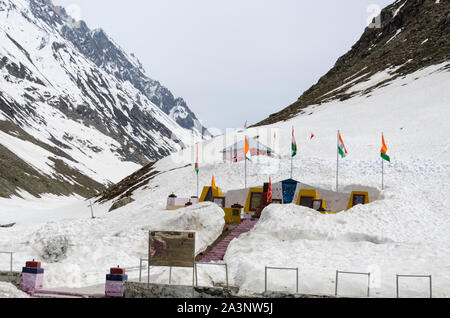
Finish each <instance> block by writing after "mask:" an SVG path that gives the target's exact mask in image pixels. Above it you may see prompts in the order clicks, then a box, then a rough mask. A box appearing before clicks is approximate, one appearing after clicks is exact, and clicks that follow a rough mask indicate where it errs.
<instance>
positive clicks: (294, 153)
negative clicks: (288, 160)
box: [291, 127, 298, 158]
mask: <svg viewBox="0 0 450 318" xmlns="http://www.w3.org/2000/svg"><path fill="white" fill-rule="evenodd" d="M291 149H292V158H293V157H295V156H296V155H297V150H298V148H297V142H296V141H295V135H294V127H292V144H291Z"/></svg>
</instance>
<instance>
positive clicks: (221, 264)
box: [139, 258, 229, 288]
mask: <svg viewBox="0 0 450 318" xmlns="http://www.w3.org/2000/svg"><path fill="white" fill-rule="evenodd" d="M146 262H148V259H147V258H140V259H139V282H142V264H143V263H146ZM198 265H213V266H224V267H225V282H226V286H227V288H228V287H229V284H228V265H227V264H226V263H195V265H194V266H195V268H194V269H195V286H197V287H198V274H197V273H198V270H197V266H198ZM144 268H145V267H144ZM171 284H172V266H169V285H171Z"/></svg>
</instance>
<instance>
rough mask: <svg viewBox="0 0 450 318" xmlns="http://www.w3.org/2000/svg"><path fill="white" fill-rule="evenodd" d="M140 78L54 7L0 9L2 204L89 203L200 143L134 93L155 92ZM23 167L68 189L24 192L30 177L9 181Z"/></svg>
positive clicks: (28, 2) (124, 59)
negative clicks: (83, 198)
mask: <svg viewBox="0 0 450 318" xmlns="http://www.w3.org/2000/svg"><path fill="white" fill-rule="evenodd" d="M90 47H91V48H95V50H93V49H91V50H89V48H90ZM137 70H140V73H139V72H137ZM142 72H143V70H142V68H141V67H139V66H138V62H136V59H135V58H132V57H131V56H130V55H128V54H127V53H125V52H124V51H123V50H122V49H120V47H118V46H117V45H116V44H114V42H113V41H112V40H111V39H110V38H109V37H108V36H107V35H106V34H105V33H104V32H103V31H101V30H95V31H91V30H89V29H88V28H87V26H86V24H85V23H84V22H80V23H73V21H71V20H70V18H69V17H68V16H67V15H66V14H65V12H64V10H63V9H61V8H57V7H54V6H53V5H52V4H51V2H50V1H47V0H17V1H16V0H15V1H11V0H0V133H1V134H0V145H1V146H2V148H1V150H0V151H1V154H2V155H3V157H5V160H4V161H2V162H0V171H5V173H6V174H7V176H6V177H2V174H4V173H2V174H0V184H2V185H4V188H7V191H1V192H0V195H3V196H9V195H11V194H14V193H17V191H16V190H17V188H21V189H25V190H27V191H28V192H30V193H33V194H36V195H38V194H40V193H45V192H51V193H56V194H66V195H67V194H70V193H78V194H82V195H87V193H88V192H91V193H92V190H93V189H95V190H101V189H102V186H103V185H105V184H107V183H109V182H116V181H119V180H120V179H121V178H123V177H124V176H126V175H128V174H130V173H131V172H133V171H134V170H137V169H138V168H139V167H140V166H141V165H144V164H146V163H148V162H149V161H154V160H157V159H160V158H162V157H164V156H166V155H168V154H169V153H171V152H173V151H176V150H179V149H181V148H182V147H183V146H184V144H186V143H187V142H188V141H190V139H191V138H192V137H196V138H200V136H201V132H199V131H197V130H191V129H190V128H189V130H188V129H185V128H182V127H181V126H180V125H179V124H178V123H177V122H176V121H175V120H174V119H172V118H170V117H169V116H168V115H167V114H166V113H165V112H164V111H163V110H162V109H161V107H162V106H163V105H164V103H162V102H161V104H159V105H158V106H157V105H155V104H154V103H153V102H152V101H151V96H150V95H149V94H146V93H145V92H144V89H143V88H142V87H139V86H138V84H136V81H137V80H138V79H141V80H142V81H144V80H147V82H148V83H149V84H148V85H150V83H153V84H154V85H156V83H157V82H155V81H152V80H150V79H148V78H147V77H146V76H145V75H144V74H143V73H142ZM130 74H131V75H130ZM131 76H132V77H133V78H131ZM139 76H140V77H139ZM158 85H159V83H158ZM160 89H162V88H160ZM166 90H167V89H166ZM169 93H170V92H168V90H167V92H166V94H169ZM155 94H156V93H155ZM147 95H148V96H147ZM174 107H175V106H174ZM177 107H181V106H180V105H177ZM167 113H168V114H169V113H170V111H168V112H167ZM172 115H173V112H172ZM174 116H175V115H174ZM174 116H172V117H174ZM174 118H175V117H174ZM197 128H198V127H197ZM200 131H201V129H200ZM5 148H6V149H5ZM55 160H57V161H58V163H59V168H58V167H57V164H56V163H55ZM5 162H6V163H5ZM17 162H20V164H21V165H24V166H27V169H29V170H30V171H28V172H27V173H28V174H32V175H34V176H35V179H39V180H46V184H51V183H52V182H53V180H55V179H58V180H59V182H60V183H61V184H62V185H61V187H63V188H64V189H57V188H58V187H56V186H53V185H51V186H47V185H42V184H41V185H40V186H34V187H28V188H24V187H25V185H26V184H27V183H28V180H27V178H26V177H25V176H22V179H23V180H21V181H20V182H16V183H15V182H14V181H13V179H14V178H15V177H16V175H14V174H8V171H10V169H11V167H12V168H17V170H23V169H22V168H21V169H19V168H18V166H17V164H15V163H17ZM63 170H71V172H70V173H68V172H67V171H63ZM76 173H79V174H81V175H83V177H84V178H85V179H86V180H84V181H82V182H81V181H80V178H78V179H77V178H75V177H73V175H74V174H76ZM74 184H76V186H79V188H80V189H76V186H74ZM82 188H83V189H82Z"/></svg>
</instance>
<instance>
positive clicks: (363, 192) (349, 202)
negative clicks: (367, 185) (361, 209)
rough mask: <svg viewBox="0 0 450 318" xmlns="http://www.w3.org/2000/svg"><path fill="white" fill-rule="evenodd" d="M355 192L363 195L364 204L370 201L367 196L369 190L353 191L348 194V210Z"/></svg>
mask: <svg viewBox="0 0 450 318" xmlns="http://www.w3.org/2000/svg"><path fill="white" fill-rule="evenodd" d="M355 194H357V195H358V194H361V195H365V196H366V199H365V201H364V204H368V203H370V198H369V192H365V191H353V192H352V194H350V199H349V200H348V205H347V210H350V209H351V208H352V207H353V196H354V195H355Z"/></svg>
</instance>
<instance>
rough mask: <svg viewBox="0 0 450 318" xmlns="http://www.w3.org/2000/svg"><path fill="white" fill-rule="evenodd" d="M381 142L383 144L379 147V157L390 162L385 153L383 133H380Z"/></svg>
mask: <svg viewBox="0 0 450 318" xmlns="http://www.w3.org/2000/svg"><path fill="white" fill-rule="evenodd" d="M381 142H382V144H383V146H382V147H381V151H380V152H381V158H383V159H384V160H386V161H388V162H391V158H390V157H389V156H388V155H387V150H388V148H387V146H386V141H385V140H384V135H381Z"/></svg>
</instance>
